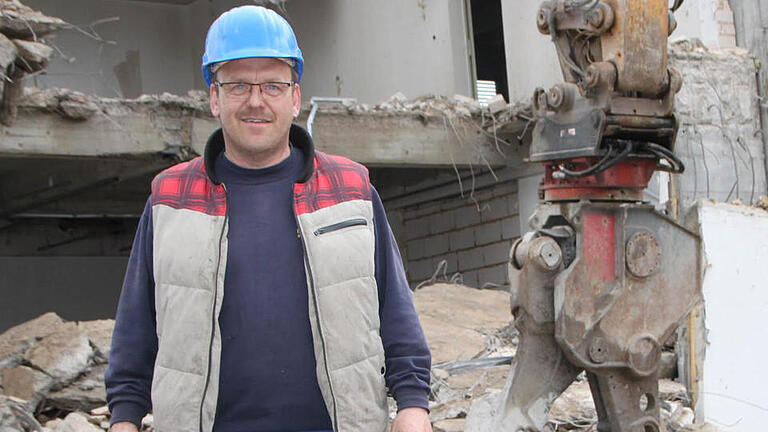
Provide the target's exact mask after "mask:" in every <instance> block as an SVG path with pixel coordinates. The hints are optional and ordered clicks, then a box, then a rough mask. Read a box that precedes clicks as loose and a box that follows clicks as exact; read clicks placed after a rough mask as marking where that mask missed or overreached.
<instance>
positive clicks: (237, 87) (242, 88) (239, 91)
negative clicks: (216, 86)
mask: <svg viewBox="0 0 768 432" xmlns="http://www.w3.org/2000/svg"><path fill="white" fill-rule="evenodd" d="M221 86H222V87H223V88H224V91H225V92H226V93H227V94H228V95H229V96H244V95H246V94H248V93H249V91H250V90H251V85H250V84H247V83H224V84H222V85H221Z"/></svg>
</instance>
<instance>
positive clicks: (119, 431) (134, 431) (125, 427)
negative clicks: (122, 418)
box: [109, 422, 139, 432]
mask: <svg viewBox="0 0 768 432" xmlns="http://www.w3.org/2000/svg"><path fill="white" fill-rule="evenodd" d="M109 432H139V429H138V428H137V427H136V425H135V424H133V423H131V422H117V423H115V424H113V425H112V427H110V428H109Z"/></svg>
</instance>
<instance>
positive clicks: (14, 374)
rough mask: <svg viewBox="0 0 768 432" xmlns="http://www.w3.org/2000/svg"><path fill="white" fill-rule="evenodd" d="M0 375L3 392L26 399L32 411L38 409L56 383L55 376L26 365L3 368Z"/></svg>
mask: <svg viewBox="0 0 768 432" xmlns="http://www.w3.org/2000/svg"><path fill="white" fill-rule="evenodd" d="M0 376H1V377H2V382H3V394H5V395H6V396H13V397H17V398H19V399H24V400H25V401H27V407H28V408H29V410H30V411H32V412H34V411H35V410H36V409H37V407H38V405H39V404H40V402H42V401H43V399H45V395H46V394H47V393H48V391H49V390H50V389H51V387H53V385H54V380H53V378H51V377H50V376H48V375H46V374H44V373H42V372H40V371H38V370H35V369H32V368H29V367H26V366H17V367H15V368H12V369H2V370H0Z"/></svg>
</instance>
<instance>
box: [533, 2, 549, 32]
mask: <svg viewBox="0 0 768 432" xmlns="http://www.w3.org/2000/svg"><path fill="white" fill-rule="evenodd" d="M549 13H550V12H549V9H544V8H541V9H539V13H538V14H537V15H536V25H537V26H538V27H539V32H541V33H543V34H549V31H550V28H549Z"/></svg>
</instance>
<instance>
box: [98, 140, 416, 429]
mask: <svg viewBox="0 0 768 432" xmlns="http://www.w3.org/2000/svg"><path fill="white" fill-rule="evenodd" d="M305 157H306V156H305V155H304V154H302V152H300V151H298V150H296V149H293V150H292V152H291V156H290V157H289V158H287V159H286V160H284V161H283V162H281V163H280V164H278V165H275V166H272V167H269V168H264V169H259V170H251V169H245V168H241V167H238V166H237V165H235V164H233V163H231V162H230V161H229V160H227V159H226V157H225V156H224V154H223V153H221V154H219V155H218V156H217V157H216V158H215V170H216V175H217V177H218V179H219V180H220V181H222V182H223V183H224V184H225V185H226V187H227V204H228V210H227V211H228V217H229V234H228V252H227V268H226V277H225V282H224V292H225V294H224V298H223V304H222V309H221V315H220V318H219V324H220V326H221V334H222V352H221V374H220V387H219V396H218V398H219V400H218V409H217V413H216V420H215V425H214V430H216V431H217V432H230V431H232V432H234V431H278V430H279V431H321V430H330V429H331V422H330V419H329V417H328V413H327V410H326V407H325V403H324V401H323V399H322V396H321V394H320V390H319V388H318V384H317V379H316V375H315V358H314V350H313V346H312V335H311V329H310V324H309V317H308V310H307V305H308V300H307V285H306V277H305V273H304V264H303V252H302V245H301V240H300V238H299V237H298V236H297V225H296V220H295V217H294V215H293V207H292V206H293V183H294V182H295V181H296V180H297V179H298V178H300V176H301V174H302V167H303V166H304V159H305ZM371 192H372V200H373V208H374V225H375V232H376V252H375V254H376V256H375V265H376V281H377V284H378V286H379V314H380V318H381V337H382V342H383V344H384V350H385V353H386V367H387V372H386V382H387V386H388V388H389V390H390V392H391V393H392V394H393V395H394V397H395V399H396V400H397V403H398V407H399V408H400V409H402V408H405V407H414V406H415V407H423V408H427V396H428V392H429V368H430V356H429V351H428V348H427V346H426V342H425V340H424V336H423V333H422V331H421V327H420V325H419V323H418V318H417V316H416V312H415V310H414V308H413V304H412V301H411V294H410V290H409V288H408V285H407V282H406V279H405V274H404V271H403V267H402V261H401V258H400V254H399V251H398V249H397V245H396V244H395V240H394V238H393V236H392V232H391V230H390V228H389V225H388V224H387V221H386V215H385V212H384V208H383V205H382V204H381V200H380V198H379V196H378V194H377V193H376V191H375V189H373V188H372V191H371ZM263 203H269V205H263ZM151 213H152V209H151V206H150V205H149V203H148V204H147V206H146V208H145V209H144V213H143V214H142V217H141V220H140V222H139V228H138V230H137V233H136V238H135V240H134V246H133V250H132V252H131V258H130V260H129V263H128V269H127V272H126V278H125V282H124V286H123V292H122V294H121V297H120V303H119V307H118V312H117V318H116V324H115V332H114V336H113V348H112V352H111V354H110V361H109V369H108V371H107V377H106V381H107V399H108V402H109V406H110V410H111V411H112V422H113V423H115V422H118V421H130V422H133V423H136V424H138V422H139V421H140V419H141V417H142V416H143V415H144V414H145V413H146V412H148V411H150V410H151V401H150V398H149V390H150V387H151V378H152V369H153V365H154V359H155V355H156V352H157V337H156V333H155V309H154V283H153V281H154V277H153V273H152V224H151V221H152V215H151Z"/></svg>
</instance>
